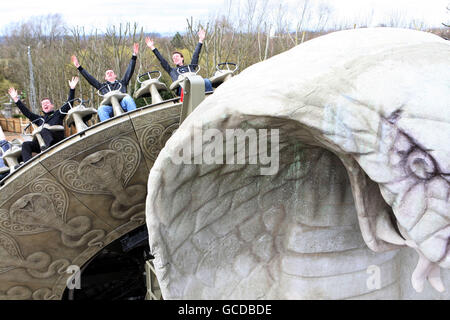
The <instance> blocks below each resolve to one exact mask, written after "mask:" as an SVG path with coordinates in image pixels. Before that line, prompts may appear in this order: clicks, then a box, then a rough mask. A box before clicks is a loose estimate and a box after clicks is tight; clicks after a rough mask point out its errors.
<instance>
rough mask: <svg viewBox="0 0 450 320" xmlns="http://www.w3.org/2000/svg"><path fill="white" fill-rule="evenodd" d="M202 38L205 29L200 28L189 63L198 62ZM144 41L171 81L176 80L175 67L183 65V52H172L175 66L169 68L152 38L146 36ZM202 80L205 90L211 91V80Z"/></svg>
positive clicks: (178, 92)
mask: <svg viewBox="0 0 450 320" xmlns="http://www.w3.org/2000/svg"><path fill="white" fill-rule="evenodd" d="M204 39H205V30H203V29H201V30H200V31H199V32H198V43H197V46H196V47H195V50H194V54H193V55H192V61H191V64H196V65H197V64H198V58H199V55H200V51H201V50H202V45H203V40H204ZM145 43H147V46H148V47H149V48H150V49H152V51H153V53H154V54H155V56H156V58H158V60H159V62H161V66H162V67H163V68H164V70H166V72H167V73H168V74H169V75H170V77H171V78H172V81H176V80H178V76H179V73H178V71H177V69H178V67H181V66H184V57H183V54H182V53H181V52H178V51H174V52H173V53H172V61H173V63H174V64H175V65H176V66H177V67H176V68H171V67H170V65H169V63H168V62H167V61H166V59H164V57H163V56H162V55H161V53H159V51H158V49H156V48H155V46H154V42H153V40H152V39H150V38H149V37H146V38H145ZM186 71H187V70H185V71H181V70H180V72H181V73H184V72H186ZM204 80H205V91H213V89H212V84H211V81H210V80H209V79H204ZM180 94H181V88H180V87H178V90H177V95H178V96H179V95H180Z"/></svg>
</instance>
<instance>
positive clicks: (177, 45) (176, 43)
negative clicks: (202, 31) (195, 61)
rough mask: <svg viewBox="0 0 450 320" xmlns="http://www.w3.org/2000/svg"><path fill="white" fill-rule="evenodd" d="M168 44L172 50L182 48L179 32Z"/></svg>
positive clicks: (182, 42)
mask: <svg viewBox="0 0 450 320" xmlns="http://www.w3.org/2000/svg"><path fill="white" fill-rule="evenodd" d="M170 44H171V45H172V47H174V48H182V47H184V41H183V36H182V35H181V34H180V33H179V32H177V33H176V34H175V35H174V36H173V38H172V40H170Z"/></svg>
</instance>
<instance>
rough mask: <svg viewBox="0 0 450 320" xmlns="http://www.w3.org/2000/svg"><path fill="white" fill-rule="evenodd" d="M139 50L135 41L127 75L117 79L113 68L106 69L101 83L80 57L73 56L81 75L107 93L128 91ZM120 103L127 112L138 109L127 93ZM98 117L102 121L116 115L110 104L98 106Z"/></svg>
mask: <svg viewBox="0 0 450 320" xmlns="http://www.w3.org/2000/svg"><path fill="white" fill-rule="evenodd" d="M138 52H139V43H135V44H134V45H133V55H132V56H131V60H130V63H129V65H128V68H127V70H126V71H125V75H124V76H123V78H122V79H121V80H117V75H116V74H115V73H114V71H113V70H106V71H105V80H106V82H103V83H101V82H100V81H98V80H97V79H95V78H94V77H93V76H92V75H90V74H89V73H88V72H87V71H86V70H85V69H83V67H82V66H81V65H80V63H79V62H78V59H77V57H76V56H75V55H73V56H72V63H73V64H74V65H75V67H76V68H77V69H78V71H79V72H80V73H81V75H82V76H83V77H84V78H85V79H86V80H87V81H88V82H89V84H90V85H91V86H93V87H94V88H96V89H97V90H100V93H102V94H106V93H108V92H109V91H113V90H119V89H120V92H123V93H127V86H128V83H129V82H130V80H131V77H132V76H133V72H134V68H135V66H136V59H137V54H138ZM120 105H121V106H122V109H123V110H124V111H125V112H128V111H132V110H135V109H136V103H135V102H134V100H133V98H132V97H130V96H129V95H126V96H125V97H124V98H123V99H122V100H121V101H120ZM97 112H98V117H99V119H100V121H104V120H107V119H109V118H112V117H113V116H114V114H113V108H112V106H109V105H102V106H100V107H99V108H98V110H97Z"/></svg>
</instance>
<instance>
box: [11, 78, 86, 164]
mask: <svg viewBox="0 0 450 320" xmlns="http://www.w3.org/2000/svg"><path fill="white" fill-rule="evenodd" d="M78 80H79V79H78V77H72V80H69V86H70V91H69V97H68V98H67V102H66V103H65V104H64V105H63V106H62V107H61V108H60V109H58V110H56V111H55V110H54V109H55V106H54V105H53V103H52V102H51V100H50V99H49V98H44V99H42V100H41V107H42V111H43V112H44V116H41V115H38V114H35V113H33V112H31V111H30V110H28V108H27V107H26V106H25V105H24V104H23V102H22V101H21V100H20V99H19V96H18V94H17V91H16V90H15V89H14V88H9V90H8V93H9V95H10V96H11V98H12V99H13V100H14V102H15V103H16V105H17V107H18V108H19V109H20V111H21V112H22V113H23V114H24V115H25V117H27V118H28V119H29V120H30V121H35V120H37V119H41V120H42V121H36V122H35V123H36V125H38V126H41V125H42V124H48V125H49V126H55V125H59V126H61V125H63V120H64V117H65V116H66V115H65V114H64V113H67V112H68V111H69V110H70V104H69V103H70V102H72V100H73V99H74V97H75V87H76V85H77V83H78ZM62 112H64V113H62ZM40 134H41V136H42V139H43V140H44V142H45V147H44V148H42V149H41V147H40V146H39V143H38V141H37V139H33V140H32V141H25V142H24V143H23V144H22V160H23V162H27V161H28V160H30V159H31V157H32V153H33V152H36V153H40V152H41V151H44V150H45V149H47V148H48V147H50V146H52V145H54V144H56V143H58V142H60V141H61V140H63V139H64V130H60V131H50V130H49V129H47V128H43V129H42V131H41V132H40Z"/></svg>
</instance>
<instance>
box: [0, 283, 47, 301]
mask: <svg viewBox="0 0 450 320" xmlns="http://www.w3.org/2000/svg"><path fill="white" fill-rule="evenodd" d="M55 298H56V295H55V294H53V292H52V290H50V289H49V288H39V289H37V290H36V291H34V292H33V291H32V290H31V289H30V288H28V287H25V286H14V287H11V288H9V289H8V290H7V291H6V292H2V291H0V300H30V299H33V300H52V299H55Z"/></svg>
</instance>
